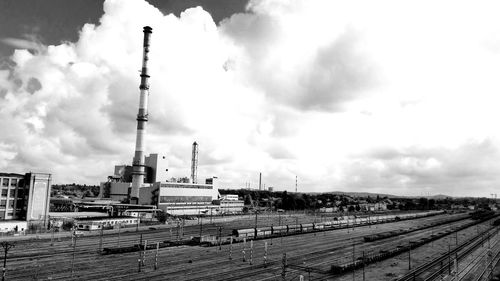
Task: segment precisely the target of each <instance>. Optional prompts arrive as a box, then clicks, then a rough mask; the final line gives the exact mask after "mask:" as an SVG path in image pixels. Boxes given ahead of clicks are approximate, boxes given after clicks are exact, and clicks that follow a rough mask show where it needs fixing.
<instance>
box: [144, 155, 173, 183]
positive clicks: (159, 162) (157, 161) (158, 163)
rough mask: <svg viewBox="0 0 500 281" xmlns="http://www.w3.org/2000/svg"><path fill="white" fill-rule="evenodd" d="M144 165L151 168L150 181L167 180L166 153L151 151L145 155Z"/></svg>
mask: <svg viewBox="0 0 500 281" xmlns="http://www.w3.org/2000/svg"><path fill="white" fill-rule="evenodd" d="M144 165H145V166H147V167H151V168H152V169H153V174H152V177H151V182H153V183H154V182H163V183H164V182H167V176H168V173H167V170H168V161H167V156H166V155H163V154H156V153H152V154H150V155H149V156H146V157H145V159H144Z"/></svg>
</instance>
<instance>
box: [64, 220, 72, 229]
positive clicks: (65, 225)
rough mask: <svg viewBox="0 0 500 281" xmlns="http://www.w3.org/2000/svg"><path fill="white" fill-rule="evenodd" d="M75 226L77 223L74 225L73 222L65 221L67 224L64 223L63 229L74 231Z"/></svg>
mask: <svg viewBox="0 0 500 281" xmlns="http://www.w3.org/2000/svg"><path fill="white" fill-rule="evenodd" d="M74 226H75V223H74V222H72V221H65V222H64V223H63V225H62V228H63V229H64V230H71V229H73V227H74Z"/></svg>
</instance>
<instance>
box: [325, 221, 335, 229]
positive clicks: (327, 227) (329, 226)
mask: <svg viewBox="0 0 500 281" xmlns="http://www.w3.org/2000/svg"><path fill="white" fill-rule="evenodd" d="M333 224H334V222H333V221H326V222H324V223H323V225H324V227H323V228H324V229H330V228H333Z"/></svg>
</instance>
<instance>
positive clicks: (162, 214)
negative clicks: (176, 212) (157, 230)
mask: <svg viewBox="0 0 500 281" xmlns="http://www.w3.org/2000/svg"><path fill="white" fill-rule="evenodd" d="M167 217H168V215H167V213H165V212H163V211H161V212H158V213H157V214H156V219H157V220H158V221H159V222H161V223H165V222H166V221H167Z"/></svg>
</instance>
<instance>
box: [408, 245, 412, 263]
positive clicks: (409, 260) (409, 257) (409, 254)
mask: <svg viewBox="0 0 500 281" xmlns="http://www.w3.org/2000/svg"><path fill="white" fill-rule="evenodd" d="M408 270H411V241H408Z"/></svg>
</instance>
